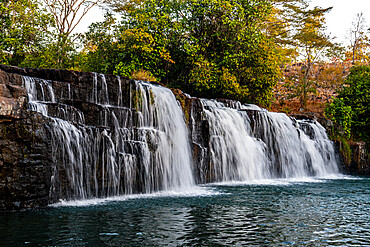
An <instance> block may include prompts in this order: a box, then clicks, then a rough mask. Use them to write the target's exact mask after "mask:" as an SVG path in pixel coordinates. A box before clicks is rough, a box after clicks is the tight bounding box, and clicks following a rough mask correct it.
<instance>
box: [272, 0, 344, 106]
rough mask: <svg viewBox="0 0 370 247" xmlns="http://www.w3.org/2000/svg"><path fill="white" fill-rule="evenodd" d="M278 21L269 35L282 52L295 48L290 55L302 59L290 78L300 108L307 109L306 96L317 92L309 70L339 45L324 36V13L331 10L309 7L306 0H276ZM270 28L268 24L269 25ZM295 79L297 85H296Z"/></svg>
mask: <svg viewBox="0 0 370 247" xmlns="http://www.w3.org/2000/svg"><path fill="white" fill-rule="evenodd" d="M274 2H275V6H276V8H278V9H279V11H277V15H278V17H277V18H276V19H277V21H276V22H275V23H274V22H272V23H273V24H274V25H273V26H272V27H269V30H270V31H269V35H271V36H273V37H274V38H275V40H276V41H277V42H278V43H279V44H280V46H281V47H282V49H285V50H288V51H289V49H292V48H293V49H294V50H295V51H296V52H298V53H297V54H296V53H294V52H293V53H292V52H291V53H290V54H292V55H293V56H295V57H301V58H302V59H303V64H304V66H303V67H302V68H303V69H302V73H301V74H300V75H299V76H298V77H295V78H293V82H294V84H293V85H294V87H295V94H294V96H299V98H300V102H301V105H302V106H303V107H305V106H306V104H307V100H308V94H309V93H312V92H315V91H316V85H315V81H314V80H313V75H312V68H313V64H314V63H315V62H317V61H318V60H319V59H320V58H321V57H322V56H325V55H327V54H328V53H332V54H333V53H338V51H339V50H340V47H339V45H337V44H335V43H334V42H333V40H332V38H331V37H330V36H328V35H326V34H325V29H326V27H325V14H326V13H327V12H329V11H330V10H331V8H319V7H315V8H313V9H310V8H309V3H308V1H306V0H275V1H274ZM270 26H271V25H270ZM297 80H298V83H296V82H297Z"/></svg>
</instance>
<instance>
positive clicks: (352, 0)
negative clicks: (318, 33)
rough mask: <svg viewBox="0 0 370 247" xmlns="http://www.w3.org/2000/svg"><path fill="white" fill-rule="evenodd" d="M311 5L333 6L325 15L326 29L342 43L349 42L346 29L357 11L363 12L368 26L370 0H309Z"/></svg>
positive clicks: (369, 24)
mask: <svg viewBox="0 0 370 247" xmlns="http://www.w3.org/2000/svg"><path fill="white" fill-rule="evenodd" d="M311 6H313V7H314V6H320V7H324V8H326V7H333V9H332V10H331V12H329V13H328V14H327V15H326V25H327V30H328V33H330V34H331V35H332V36H335V37H337V38H336V39H335V41H336V42H341V43H343V44H344V45H348V44H349V42H348V30H349V29H350V28H351V26H352V22H353V21H354V19H355V17H356V14H357V13H360V12H363V13H364V17H365V21H366V26H367V27H368V28H369V27H370V0H311Z"/></svg>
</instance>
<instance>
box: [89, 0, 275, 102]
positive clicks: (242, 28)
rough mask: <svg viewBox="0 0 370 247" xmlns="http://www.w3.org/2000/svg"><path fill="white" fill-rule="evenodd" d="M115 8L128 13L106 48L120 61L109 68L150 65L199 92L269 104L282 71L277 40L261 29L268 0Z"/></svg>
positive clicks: (123, 70)
mask: <svg viewBox="0 0 370 247" xmlns="http://www.w3.org/2000/svg"><path fill="white" fill-rule="evenodd" d="M114 7H115V8H116V10H118V11H120V12H121V13H122V15H123V18H122V22H121V24H120V25H118V26H116V28H115V31H114V32H113V33H114V35H113V37H110V40H111V44H112V45H111V46H109V45H108V46H109V47H110V48H109V49H111V51H112V53H111V54H110V56H113V57H115V58H116V57H120V58H121V60H120V61H119V62H118V60H115V59H112V60H111V61H113V62H112V63H110V66H109V68H110V69H109V70H110V71H113V72H114V73H116V74H121V75H126V76H127V75H130V74H131V75H132V73H133V72H134V71H138V70H145V71H149V72H150V73H151V74H153V75H154V76H155V77H157V78H160V79H161V81H162V82H164V83H166V84H168V85H170V86H172V87H179V88H181V89H183V90H185V91H187V92H189V93H192V94H194V95H196V96H201V97H231V98H235V99H239V100H241V101H243V102H247V101H248V102H254V103H257V104H264V105H267V104H268V103H269V98H270V97H271V90H272V87H273V85H274V84H275V83H276V81H277V78H278V76H279V67H278V65H279V64H278V62H277V59H278V58H277V53H276V51H275V44H274V43H273V42H272V41H271V40H270V39H269V38H267V37H266V35H265V34H264V33H263V32H262V31H261V30H262V29H263V28H264V20H265V18H266V17H267V15H268V13H269V11H270V9H271V5H270V2H269V1H267V0H259V1H257V0H253V1H247V0H238V1H221V0H201V1H195V0H190V1H179V0H178V1H165V0H161V1H149V0H143V1H130V2H124V3H122V2H120V1H116V2H114ZM108 46H106V47H105V48H104V49H106V48H107V47H108ZM101 49H103V47H102V48H101ZM91 52H93V53H95V54H98V53H100V51H99V48H98V49H97V50H95V51H91ZM113 53H114V54H113Z"/></svg>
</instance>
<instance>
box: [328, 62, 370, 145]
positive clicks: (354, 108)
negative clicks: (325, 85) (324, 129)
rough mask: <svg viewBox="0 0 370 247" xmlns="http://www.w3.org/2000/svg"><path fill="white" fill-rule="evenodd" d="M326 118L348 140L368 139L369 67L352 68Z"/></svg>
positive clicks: (369, 109)
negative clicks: (334, 124)
mask: <svg viewBox="0 0 370 247" xmlns="http://www.w3.org/2000/svg"><path fill="white" fill-rule="evenodd" d="M326 114H327V116H328V117H329V118H330V119H332V120H333V121H334V123H336V124H337V125H338V126H339V132H340V130H341V129H342V131H344V135H346V136H347V138H349V137H350V136H351V134H352V137H353V138H355V139H360V140H363V141H366V142H369V139H370V66H356V67H352V68H351V70H350V74H349V75H348V77H347V79H346V81H345V83H344V85H343V88H342V89H341V90H340V91H339V92H338V97H337V98H336V99H334V101H333V102H332V103H331V104H330V105H329V107H328V108H327V109H326Z"/></svg>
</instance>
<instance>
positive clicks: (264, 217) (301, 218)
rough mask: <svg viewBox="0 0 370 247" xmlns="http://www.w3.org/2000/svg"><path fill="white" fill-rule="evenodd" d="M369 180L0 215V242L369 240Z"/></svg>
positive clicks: (225, 189)
mask: <svg viewBox="0 0 370 247" xmlns="http://www.w3.org/2000/svg"><path fill="white" fill-rule="evenodd" d="M369 182H370V180H369V179H368V178H364V179H338V180H334V179H332V180H322V181H321V182H320V183H317V182H315V183H312V182H303V183H299V182H294V183H291V182H290V183H282V184H279V183H277V184H275V185H269V184H249V185H248V184H244V185H243V184H237V185H235V184H234V185H211V186H210V187H206V188H204V190H205V191H206V190H210V189H212V191H215V192H218V193H205V195H203V196H201V195H194V196H187V197H180V196H163V195H162V196H156V197H139V198H136V199H135V198H130V199H127V200H123V201H122V200H121V201H111V202H107V203H106V204H100V205H90V206H83V207H51V208H48V209H43V210H32V211H26V212H17V213H2V214H0V222H1V224H0V240H1V241H0V246H1V245H3V246H22V245H30V246H45V245H46V246H48V245H49V246H50V245H56V246H62V245H65V246H71V245H73V246H158V245H161V246H179V245H180V246H181V245H183V246H231V245H232V246H243V245H262V246H276V245H298V246H301V245H308V246H312V245H313V246H322V245H343V246H351V245H353V246H354V245H370V183H369Z"/></svg>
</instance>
